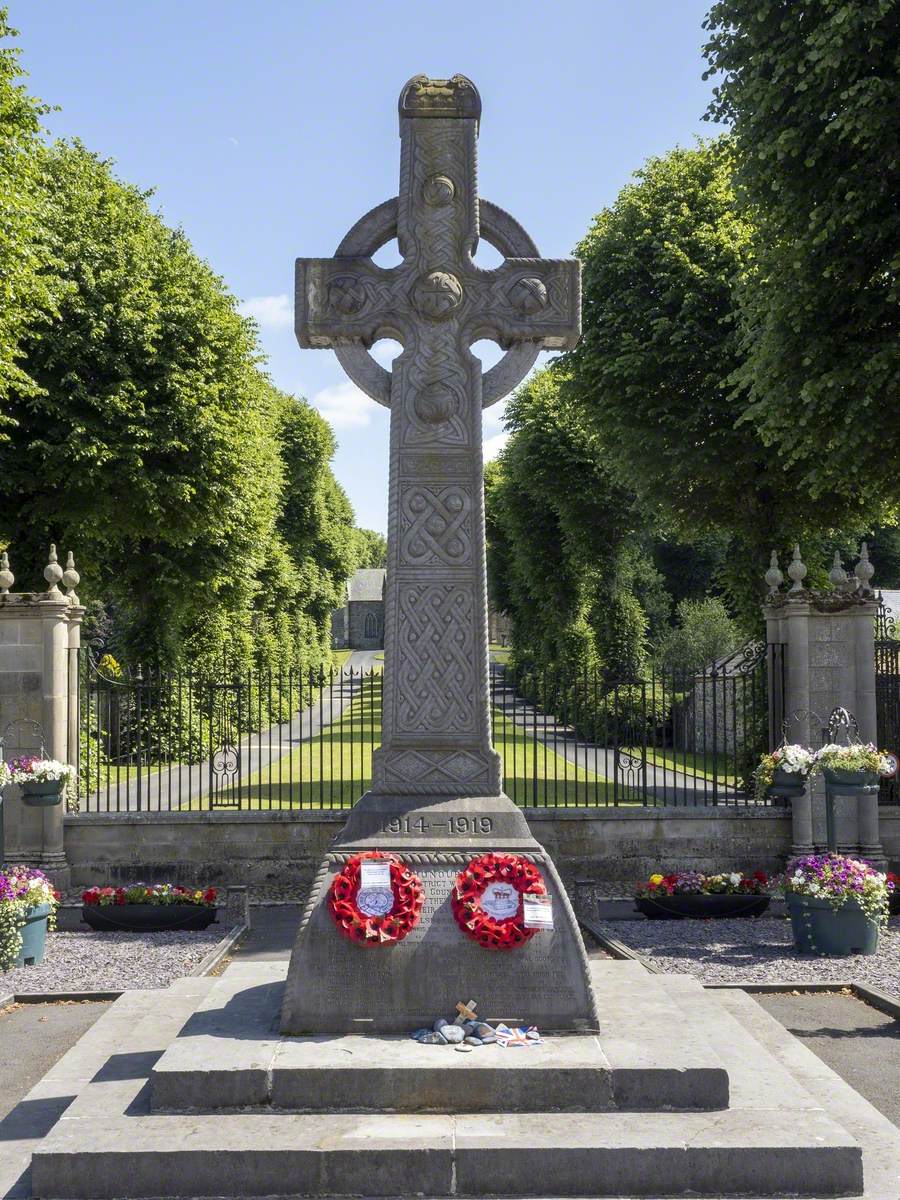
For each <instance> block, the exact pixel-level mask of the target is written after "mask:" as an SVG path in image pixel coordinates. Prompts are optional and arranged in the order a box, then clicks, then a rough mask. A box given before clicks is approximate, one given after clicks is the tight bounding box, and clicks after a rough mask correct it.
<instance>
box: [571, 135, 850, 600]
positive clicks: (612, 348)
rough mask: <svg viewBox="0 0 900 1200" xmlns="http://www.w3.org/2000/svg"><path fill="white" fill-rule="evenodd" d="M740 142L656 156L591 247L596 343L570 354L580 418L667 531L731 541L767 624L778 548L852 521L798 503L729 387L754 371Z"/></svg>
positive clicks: (735, 583) (590, 313) (588, 270)
mask: <svg viewBox="0 0 900 1200" xmlns="http://www.w3.org/2000/svg"><path fill="white" fill-rule="evenodd" d="M732 173H733V155H732V148H731V145H730V143H729V142H728V140H727V139H724V138H720V139H718V140H717V141H714V142H709V143H706V144H702V145H698V146H697V147H695V148H693V149H690V150H683V149H676V150H673V151H671V152H670V153H669V154H667V155H665V156H663V157H661V158H654V159H651V160H650V161H649V162H648V163H647V164H646V165H645V166H644V167H643V168H642V169H641V170H640V171H638V172H637V174H636V178H635V182H634V183H632V184H629V185H628V186H627V187H625V188H624V189H623V190H622V192H621V193H620V194H619V196H618V198H617V200H616V202H615V203H614V204H613V205H612V207H610V208H608V209H605V210H604V211H603V212H601V213H600V214H599V216H598V217H597V218H596V219H595V221H594V223H593V225H592V227H591V229H590V231H589V232H588V234H587V236H586V237H585V238H584V240H583V241H582V242H581V243H580V245H579V246H578V248H577V253H578V256H579V257H580V258H581V259H582V260H583V262H584V332H583V334H582V339H581V342H580V344H579V346H578V348H577V349H576V350H575V351H574V352H573V353H572V355H571V356H570V357H569V366H570V370H571V374H572V394H573V397H574V403H575V406H576V407H577V408H578V410H579V412H580V419H581V421H582V423H583V424H584V425H585V426H586V427H587V428H590V429H592V430H594V431H595V433H596V434H597V436H598V437H599V438H600V439H602V441H603V443H604V445H605V446H606V447H607V452H608V458H607V461H608V464H609V467H610V469H611V470H612V471H613V473H614V474H615V476H616V478H617V479H618V480H619V481H620V483H621V484H622V485H623V486H625V487H627V488H630V489H632V490H633V491H634V493H635V494H636V496H637V497H638V500H639V502H640V504H641V505H642V507H643V508H644V510H645V511H646V512H647V514H648V516H649V519H650V521H651V522H652V523H656V524H662V525H663V526H667V527H669V528H670V529H671V530H672V531H673V533H674V534H676V535H678V536H680V537H681V538H682V539H683V540H686V541H696V540H697V539H698V538H702V537H704V536H708V535H710V534H714V533H717V532H721V531H723V530H724V531H727V534H728V535H729V537H730V541H731V544H730V548H729V553H728V555H727V557H726V560H725V562H724V564H723V573H724V578H725V582H726V584H727V587H728V591H729V594H730V596H731V599H732V603H733V604H734V605H735V607H736V608H738V609H739V610H741V611H742V613H743V614H744V616H745V619H746V622H747V623H748V624H749V623H752V622H754V621H756V620H758V608H757V600H758V598H759V592H760V568H761V565H763V564H764V563H765V562H766V560H767V558H768V550H769V549H770V548H771V547H773V546H775V547H780V546H787V545H788V544H789V543H790V541H791V539H792V538H796V537H802V536H803V535H804V534H808V533H809V532H810V531H811V530H816V531H820V530H822V529H828V528H829V527H830V526H832V525H834V524H835V523H836V522H838V521H839V520H843V519H845V518H846V506H844V505H842V504H841V503H840V502H839V501H835V502H834V503H832V504H831V505H830V506H829V504H827V503H826V502H825V501H824V500H821V501H819V502H818V503H817V504H816V505H812V504H811V503H808V502H805V500H804V496H803V494H802V492H801V493H800V494H799V495H798V492H797V489H796V488H795V487H794V486H793V481H792V479H791V476H790V475H789V474H788V473H787V472H786V470H785V466H784V463H783V462H782V461H781V460H780V459H779V458H778V456H777V454H776V453H775V452H774V451H773V450H771V449H769V448H767V447H766V445H765V444H764V443H763V441H762V439H761V438H760V436H759V435H758V434H757V432H756V430H755V427H754V426H753V424H752V423H748V422H746V421H744V420H742V418H743V417H744V415H745V408H746V406H745V405H744V404H743V402H742V401H741V400H740V399H739V398H738V397H736V396H735V394H734V392H733V390H732V389H731V388H729V387H728V386H727V385H726V380H727V379H728V377H729V376H730V375H731V374H732V373H733V372H734V371H736V370H737V369H738V368H739V367H740V365H741V364H742V362H743V351H742V347H741V339H740V332H739V330H738V328H737V326H736V320H735V318H736V314H737V300H736V296H735V289H736V287H737V286H738V285H739V283H740V280H741V278H742V276H743V275H744V274H745V272H746V270H747V266H748V255H749V248H750V239H751V236H752V226H751V224H750V222H749V221H748V220H747V218H746V216H744V215H743V214H742V213H741V212H740V211H739V210H738V208H737V206H736V204H735V198H734V191H733V186H732Z"/></svg>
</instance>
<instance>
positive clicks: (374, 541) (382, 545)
mask: <svg viewBox="0 0 900 1200" xmlns="http://www.w3.org/2000/svg"><path fill="white" fill-rule="evenodd" d="M356 565H357V567H386V566H387V538H386V537H385V536H384V534H383V533H378V531H377V530H375V529H357V530H356Z"/></svg>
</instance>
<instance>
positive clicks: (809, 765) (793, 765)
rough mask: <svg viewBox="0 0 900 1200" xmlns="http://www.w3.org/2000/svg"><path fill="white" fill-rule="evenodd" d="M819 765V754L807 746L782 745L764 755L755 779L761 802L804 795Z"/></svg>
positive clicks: (758, 798) (758, 797)
mask: <svg viewBox="0 0 900 1200" xmlns="http://www.w3.org/2000/svg"><path fill="white" fill-rule="evenodd" d="M815 763H816V755H815V753H814V752H813V751H812V750H809V749H808V748H807V747H806V746H798V745H791V746H778V747H776V749H775V750H773V751H772V753H771V754H764V755H763V756H762V758H761V759H760V760H759V766H758V767H757V768H756V772H755V776H754V778H755V780H756V798H757V800H766V799H768V798H770V797H772V796H796V795H801V794H802V793H803V789H804V788H805V787H806V781H807V779H808V778H809V775H810V772H811V771H812V769H813V767H814V766H815Z"/></svg>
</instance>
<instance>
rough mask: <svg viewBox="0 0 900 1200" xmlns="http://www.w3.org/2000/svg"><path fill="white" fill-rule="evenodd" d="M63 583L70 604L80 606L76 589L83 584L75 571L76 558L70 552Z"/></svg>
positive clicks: (67, 557)
mask: <svg viewBox="0 0 900 1200" xmlns="http://www.w3.org/2000/svg"><path fill="white" fill-rule="evenodd" d="M62 581H63V584H64V586H65V589H66V596H67V597H68V600H69V603H70V604H78V603H79V599H78V597H77V596H76V595H75V589H76V588H77V587H78V585H79V583H81V576H80V575H79V574H78V572H77V571H76V570H75V556H74V554H73V553H72V551H71V550H70V551H69V553H68V554H67V555H66V569H65V571H63V574H62Z"/></svg>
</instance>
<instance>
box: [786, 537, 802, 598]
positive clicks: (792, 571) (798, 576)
mask: <svg viewBox="0 0 900 1200" xmlns="http://www.w3.org/2000/svg"><path fill="white" fill-rule="evenodd" d="M788 575H790V577H791V579H792V580H793V586H792V587H791V589H790V592H789V593H788V594H789V595H790V594H796V593H797V592H802V591H803V580H804V579H805V578H806V563H804V562H803V560H802V559H801V557H800V546H799V543H798V544H797V545H795V546H794V555H793V557H792V558H791V561H790V565H789V566H788Z"/></svg>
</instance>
